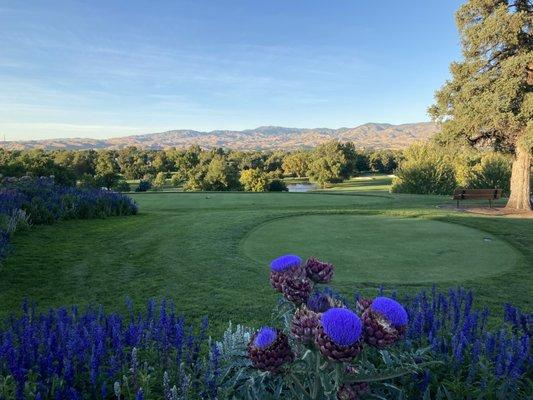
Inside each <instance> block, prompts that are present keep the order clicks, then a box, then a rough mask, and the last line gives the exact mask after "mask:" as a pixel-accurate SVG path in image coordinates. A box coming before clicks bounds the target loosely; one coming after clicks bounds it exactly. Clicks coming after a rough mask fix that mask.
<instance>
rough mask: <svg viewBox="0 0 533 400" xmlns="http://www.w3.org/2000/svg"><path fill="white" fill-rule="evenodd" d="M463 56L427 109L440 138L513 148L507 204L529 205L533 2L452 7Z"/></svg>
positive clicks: (485, 0) (488, 1) (476, 0)
mask: <svg viewBox="0 0 533 400" xmlns="http://www.w3.org/2000/svg"><path fill="white" fill-rule="evenodd" d="M456 22H457V27H458V29H459V33H460V36H461V43H462V50H463V60H462V61H459V62H454V63H452V64H451V67H450V70H451V75H452V77H451V79H450V80H449V81H447V82H446V83H445V84H444V86H443V87H442V88H441V89H440V90H439V91H437V93H436V95H435V99H436V102H435V105H433V106H432V107H430V109H429V113H430V115H431V116H432V117H433V118H434V119H435V120H437V121H440V122H441V123H442V132H441V138H443V139H450V138H451V139H457V138H460V137H462V138H466V139H467V140H468V142H469V143H470V144H471V145H474V146H491V147H493V148H495V149H496V150H498V151H502V152H509V153H511V154H513V157H514V158H513V168H512V177H511V194H510V197H509V201H508V203H507V207H508V208H512V209H517V210H530V209H531V200H530V171H531V156H532V151H533V93H532V88H533V36H532V35H533V32H532V29H533V2H532V1H528V0H514V1H513V0H469V1H467V3H465V4H464V5H462V6H461V8H460V9H459V10H458V11H457V13H456Z"/></svg>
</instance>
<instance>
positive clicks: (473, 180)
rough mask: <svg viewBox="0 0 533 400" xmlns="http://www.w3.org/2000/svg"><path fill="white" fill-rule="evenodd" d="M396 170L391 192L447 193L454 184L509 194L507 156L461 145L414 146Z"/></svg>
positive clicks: (508, 160)
mask: <svg viewBox="0 0 533 400" xmlns="http://www.w3.org/2000/svg"><path fill="white" fill-rule="evenodd" d="M404 157H405V158H404V160H403V161H402V162H401V164H400V167H399V168H398V169H397V171H396V177H395V178H394V179H393V186H392V189H391V190H392V191H393V192H395V193H417V194H451V193H452V192H453V190H454V189H455V188H456V187H463V188H469V189H493V188H494V189H502V190H503V191H504V193H509V187H510V178H511V160H510V157H508V156H506V155H503V154H500V153H495V152H490V151H484V152H480V151H476V150H474V149H471V148H469V147H464V146H456V145H451V146H439V145H435V144H427V145H415V146H412V147H411V148H409V149H408V150H406V151H405V153H404Z"/></svg>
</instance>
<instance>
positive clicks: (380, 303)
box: [362, 297, 408, 349]
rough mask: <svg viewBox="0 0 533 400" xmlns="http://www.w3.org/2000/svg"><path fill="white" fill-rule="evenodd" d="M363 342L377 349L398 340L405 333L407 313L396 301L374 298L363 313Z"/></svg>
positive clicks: (386, 298)
mask: <svg viewBox="0 0 533 400" xmlns="http://www.w3.org/2000/svg"><path fill="white" fill-rule="evenodd" d="M362 318H363V324H364V331H365V341H366V342H367V343H368V344H370V345H371V346H374V347H377V348H379V349H382V348H385V347H387V346H390V345H391V344H394V343H396V342H397V341H398V340H400V339H401V338H402V337H403V336H404V335H405V331H406V326H407V322H408V317H407V312H406V311H405V309H404V308H403V306H402V305H401V304H400V303H398V302H397V301H396V300H393V299H391V298H388V297H376V298H375V299H374V300H372V304H371V305H370V307H369V308H367V310H366V311H365V312H364V313H363V317H362Z"/></svg>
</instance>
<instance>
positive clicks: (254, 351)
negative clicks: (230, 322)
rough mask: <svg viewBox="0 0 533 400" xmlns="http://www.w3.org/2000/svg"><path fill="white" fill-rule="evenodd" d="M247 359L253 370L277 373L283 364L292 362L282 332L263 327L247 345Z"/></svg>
mask: <svg viewBox="0 0 533 400" xmlns="http://www.w3.org/2000/svg"><path fill="white" fill-rule="evenodd" d="M248 357H249V358H250V361H251V362H252V365H253V366H254V368H257V369H260V370H261V371H270V372H277V371H279V369H280V368H281V366H282V365H283V364H285V363H289V362H292V361H293V360H294V353H293V352H292V350H291V347H290V345H289V339H288V338H287V335H285V334H284V333H283V332H281V331H279V330H277V329H275V328H270V327H268V326H265V327H263V328H261V329H260V330H259V331H258V332H256V333H255V334H254V335H253V336H252V338H251V340H250V343H248Z"/></svg>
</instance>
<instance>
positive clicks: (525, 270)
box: [0, 190, 533, 332]
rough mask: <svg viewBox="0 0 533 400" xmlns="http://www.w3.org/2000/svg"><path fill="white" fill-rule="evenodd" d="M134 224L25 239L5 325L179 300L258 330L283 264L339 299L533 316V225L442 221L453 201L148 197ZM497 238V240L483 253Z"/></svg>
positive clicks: (83, 225)
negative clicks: (322, 272)
mask: <svg viewBox="0 0 533 400" xmlns="http://www.w3.org/2000/svg"><path fill="white" fill-rule="evenodd" d="M133 197H134V198H135V200H136V201H137V202H138V204H139V209H140V213H139V215H137V216H131V217H112V218H107V219H95V220H78V221H62V222H59V223H58V224H55V225H51V226H36V227H34V228H33V229H32V230H30V231H25V232H18V233H17V234H16V235H15V236H14V240H13V251H12V254H11V255H10V256H9V257H8V258H7V259H6V261H5V263H3V264H2V265H1V266H0V271H1V277H2V279H0V315H6V314H9V313H11V312H16V311H17V310H19V308H20V304H21V303H22V302H23V300H24V299H25V298H29V299H31V300H32V301H35V302H37V303H38V304H39V306H40V307H42V308H46V307H51V306H62V305H66V306H69V305H72V304H78V305H81V306H83V305H87V304H102V305H104V306H105V307H106V308H107V309H113V310H124V309H125V299H126V297H127V296H129V297H131V299H132V300H133V302H134V304H135V305H136V306H141V307H142V306H144V305H145V304H146V301H147V300H148V299H149V298H159V299H160V298H168V299H172V300H173V301H174V302H175V304H176V309H177V310H179V311H180V312H182V313H184V314H185V315H186V316H188V317H189V318H191V319H192V320H199V319H200V318H201V317H202V316H204V315H209V317H210V321H211V325H212V328H213V332H220V331H222V330H223V329H224V328H225V327H226V325H227V321H228V320H231V321H233V322H235V323H245V324H248V325H251V326H258V325H259V324H261V323H264V322H265V321H267V320H268V318H269V316H270V313H271V309H272V307H273V306H274V304H275V303H276V298H277V297H276V294H275V293H274V292H273V291H272V290H271V289H270V287H269V285H268V273H269V266H268V263H269V261H270V259H271V258H273V257H275V256H278V255H280V254H282V253H287V252H291V253H297V254H299V255H301V256H302V257H304V258H305V257H308V256H311V255H315V256H317V257H320V258H323V259H325V260H328V261H331V262H333V263H335V265H336V272H335V273H336V278H335V280H334V282H333V287H334V288H335V289H337V290H339V291H341V292H342V293H343V294H345V295H346V296H347V297H348V298H351V297H352V296H353V293H354V291H356V290H361V291H363V292H367V293H372V294H373V293H375V290H376V288H378V287H379V286H380V285H381V284H384V285H385V289H397V290H399V291H400V292H402V291H405V292H407V291H417V290H419V289H420V288H430V287H431V285H432V284H433V283H437V284H438V285H439V286H440V287H443V288H446V287H457V286H459V285H461V286H465V287H468V288H471V289H473V290H475V291H476V293H477V298H478V299H481V301H483V304H484V305H487V306H488V307H490V308H492V309H494V310H496V311H498V312H499V310H500V307H501V304H502V303H504V302H512V303H514V304H516V305H518V306H523V307H528V306H529V305H530V304H531V299H530V296H529V295H528V291H529V289H530V288H531V284H532V272H531V267H530V265H531V264H532V263H533V254H532V248H533V224H531V222H530V221H524V220H516V219H509V218H490V217H479V216H474V215H469V214H464V213H456V212H453V211H449V210H443V209H438V208H435V205H437V204H443V203H446V202H447V201H448V202H450V201H451V200H449V199H448V198H447V197H439V196H410V195H389V194H387V193H386V192H380V191H376V192H372V193H369V192H363V191H360V192H354V191H349V190H343V191H342V192H335V191H328V192H327V193H325V192H316V193H257V194H254V193H151V194H137V195H133ZM485 238H487V239H485Z"/></svg>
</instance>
